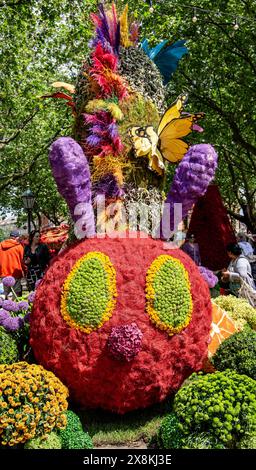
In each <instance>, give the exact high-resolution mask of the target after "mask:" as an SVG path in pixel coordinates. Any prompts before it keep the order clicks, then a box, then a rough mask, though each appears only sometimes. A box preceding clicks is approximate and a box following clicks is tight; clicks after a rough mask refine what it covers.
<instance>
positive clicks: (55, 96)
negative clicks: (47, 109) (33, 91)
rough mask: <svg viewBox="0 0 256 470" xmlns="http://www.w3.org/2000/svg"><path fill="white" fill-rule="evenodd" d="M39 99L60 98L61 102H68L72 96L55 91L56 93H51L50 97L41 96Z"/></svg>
mask: <svg viewBox="0 0 256 470" xmlns="http://www.w3.org/2000/svg"><path fill="white" fill-rule="evenodd" d="M40 98H61V99H63V100H68V101H72V100H73V98H72V96H70V95H67V94H66V93H63V92H62V91H56V93H53V94H52V95H43V96H40Z"/></svg>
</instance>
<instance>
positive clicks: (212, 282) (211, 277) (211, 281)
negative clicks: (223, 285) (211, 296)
mask: <svg viewBox="0 0 256 470" xmlns="http://www.w3.org/2000/svg"><path fill="white" fill-rule="evenodd" d="M199 271H200V273H201V276H202V277H203V278H204V280H205V281H206V282H207V284H208V286H209V288H210V289H212V288H213V287H215V286H216V284H217V283H218V278H217V276H215V274H214V273H213V272H212V271H211V270H210V269H208V268H205V267H204V266H199Z"/></svg>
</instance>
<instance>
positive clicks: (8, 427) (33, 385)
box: [0, 362, 68, 446]
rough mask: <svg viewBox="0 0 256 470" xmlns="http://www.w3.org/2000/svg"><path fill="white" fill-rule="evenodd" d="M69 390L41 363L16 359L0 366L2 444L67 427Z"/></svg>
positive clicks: (22, 440) (0, 437) (23, 440)
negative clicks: (66, 413) (16, 360)
mask: <svg viewBox="0 0 256 470" xmlns="http://www.w3.org/2000/svg"><path fill="white" fill-rule="evenodd" d="M67 397H68V389H67V388H66V387H65V386H64V385H63V384H62V382H61V381H60V380H59V379H58V378H57V377H56V376H55V375H54V374H53V373H52V372H49V371H47V370H45V369H44V368H43V367H42V366H39V365H36V364H28V363H26V362H16V363H14V364H11V365H6V364H3V365H0V443H1V445H3V446H14V445H17V444H22V443H24V442H26V441H27V440H29V439H33V438H34V437H41V438H42V439H44V438H46V436H47V435H48V434H49V433H50V432H51V431H52V430H53V429H64V428H65V426H66V424H67V420H66V415H65V411H66V410H67V407H68V403H67Z"/></svg>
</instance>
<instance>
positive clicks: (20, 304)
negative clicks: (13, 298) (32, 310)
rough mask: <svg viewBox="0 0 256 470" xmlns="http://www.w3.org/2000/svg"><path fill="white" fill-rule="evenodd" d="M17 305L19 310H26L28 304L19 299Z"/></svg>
mask: <svg viewBox="0 0 256 470" xmlns="http://www.w3.org/2000/svg"><path fill="white" fill-rule="evenodd" d="M18 307H19V310H23V311H25V312H26V311H27V310H28V309H29V304H28V302H26V301H25V300H21V301H20V302H19V303H18Z"/></svg>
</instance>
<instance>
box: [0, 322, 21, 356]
mask: <svg viewBox="0 0 256 470" xmlns="http://www.w3.org/2000/svg"><path fill="white" fill-rule="evenodd" d="M18 357H19V353H18V348H17V344H16V341H15V340H14V339H13V338H12V337H11V335H10V334H8V333H6V332H5V329H4V328H2V327H0V364H12V363H13V362H15V361H17V359H18Z"/></svg>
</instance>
